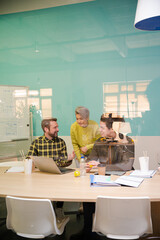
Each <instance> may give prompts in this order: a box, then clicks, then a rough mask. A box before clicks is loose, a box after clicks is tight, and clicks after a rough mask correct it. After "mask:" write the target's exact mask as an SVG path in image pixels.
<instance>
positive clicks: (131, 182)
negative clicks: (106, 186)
mask: <svg viewBox="0 0 160 240" xmlns="http://www.w3.org/2000/svg"><path fill="white" fill-rule="evenodd" d="M143 180H144V178H141V177H138V178H136V177H131V176H121V177H119V178H117V180H116V181H115V183H117V184H120V185H122V186H128V187H139V185H140V184H141V183H142V182H143Z"/></svg>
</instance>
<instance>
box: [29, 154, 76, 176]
mask: <svg viewBox="0 0 160 240" xmlns="http://www.w3.org/2000/svg"><path fill="white" fill-rule="evenodd" d="M31 158H32V160H33V162H34V164H35V166H36V167H37V168H38V169H39V170H40V171H41V172H48V173H53V174H64V173H69V172H72V171H74V169H71V168H66V167H58V166H57V164H56V163H55V161H54V160H53V158H48V157H42V156H31Z"/></svg>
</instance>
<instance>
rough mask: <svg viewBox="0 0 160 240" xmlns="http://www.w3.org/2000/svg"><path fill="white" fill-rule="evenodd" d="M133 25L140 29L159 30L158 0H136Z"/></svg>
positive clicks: (159, 12) (159, 0) (159, 5)
mask: <svg viewBox="0 0 160 240" xmlns="http://www.w3.org/2000/svg"><path fill="white" fill-rule="evenodd" d="M134 25H135V27H136V28H138V29H141V30H150V31H156V30H160V0H138V3H137V10H136V16H135V22H134Z"/></svg>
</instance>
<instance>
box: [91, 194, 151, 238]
mask: <svg viewBox="0 0 160 240" xmlns="http://www.w3.org/2000/svg"><path fill="white" fill-rule="evenodd" d="M92 231H94V232H101V233H103V234H104V235H106V236H107V237H109V238H114V239H137V238H139V236H142V235H143V234H144V233H152V221H151V211H150V201H149V198H148V197H133V198H132V197H105V196H98V198H97V202H96V211H95V217H94V222H93V229H92Z"/></svg>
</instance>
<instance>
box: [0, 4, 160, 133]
mask: <svg viewBox="0 0 160 240" xmlns="http://www.w3.org/2000/svg"><path fill="white" fill-rule="evenodd" d="M136 4H137V0H132V1H128V0H121V1H119V0H112V1H110V0H97V1H94V2H89V3H83V4H75V5H68V6H61V7H56V8H50V9H44V10H38V11H31V12H24V13H16V14H7V15H3V16H0V33H1V37H0V84H7V85H22V86H28V87H29V89H30V90H40V89H41V88H52V89H53V96H52V97H51V100H52V115H53V116H54V117H57V118H58V123H59V126H60V133H59V135H70V126H71V124H72V123H73V122H74V121H75V116H74V109H75V108H76V107H77V106H78V105H84V106H86V107H88V108H89V109H90V118H91V119H93V120H96V121H97V122H99V118H100V115H101V114H102V113H103V83H104V82H108V83H111V82H119V83H122V82H125V84H126V85H127V84H129V83H130V82H132V81H146V80H150V81H151V83H150V86H151V84H152V85H154V86H155V89H154V87H150V90H148V91H150V93H148V92H146V93H145V94H146V96H147V94H148V96H147V97H148V100H149V101H150V110H149V111H148V112H146V113H144V114H143V116H142V118H133V119H131V118H130V119H127V121H130V122H131V127H132V134H131V135H133V136H134V135H146V136H156V135H157V136H158V135H160V124H159V121H158V120H159V117H160V110H159V109H160V108H159V106H158V105H159V102H160V94H159V90H160V79H158V80H155V79H157V78H159V77H160V71H159V66H160V32H145V31H143V32H142V31H139V30H136V29H135V28H134V26H133V24H134V17H135V11H136ZM36 49H38V50H39V52H38V53H36V52H35V50H36ZM39 98H40V100H41V99H42V97H39ZM40 110H41V109H40ZM33 120H34V135H35V136H38V135H41V134H42V130H41V127H40V121H41V116H40V115H39V114H36V113H35V114H34V119H33ZM152 126H154V127H152Z"/></svg>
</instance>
